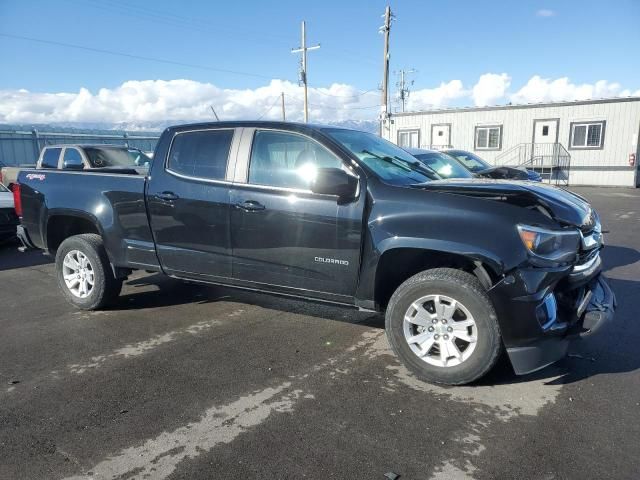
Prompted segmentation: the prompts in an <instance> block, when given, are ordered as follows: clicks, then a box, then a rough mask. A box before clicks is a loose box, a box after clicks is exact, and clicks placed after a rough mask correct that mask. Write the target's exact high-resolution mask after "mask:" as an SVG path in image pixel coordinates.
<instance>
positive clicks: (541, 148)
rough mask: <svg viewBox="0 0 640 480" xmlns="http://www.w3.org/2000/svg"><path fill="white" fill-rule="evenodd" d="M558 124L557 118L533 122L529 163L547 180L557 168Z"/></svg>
mask: <svg viewBox="0 0 640 480" xmlns="http://www.w3.org/2000/svg"><path fill="white" fill-rule="evenodd" d="M559 124H560V119H559V118H545V119H538V120H534V121H533V139H532V144H531V154H530V159H529V163H530V166H531V167H534V168H537V169H538V172H540V173H541V174H542V175H543V177H544V178H548V179H549V180H550V179H551V177H552V175H553V169H554V168H556V167H557V166H558V153H559V149H558V126H559ZM545 175H548V176H545Z"/></svg>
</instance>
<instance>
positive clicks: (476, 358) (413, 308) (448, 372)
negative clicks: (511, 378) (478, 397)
mask: <svg viewBox="0 0 640 480" xmlns="http://www.w3.org/2000/svg"><path fill="white" fill-rule="evenodd" d="M386 331H387V338H388V339H389V343H390V344H391V347H392V348H393V351H394V352H395V354H396V355H397V356H398V357H399V358H400V360H401V361H402V362H403V363H404V364H405V366H407V368H409V370H411V371H412V372H413V373H414V374H416V375H417V376H418V377H419V378H421V379H423V380H426V381H427V382H431V383H442V384H447V385H462V384H465V383H470V382H472V381H474V380H476V379H478V378H480V377H482V376H483V375H485V374H486V373H487V372H488V371H489V370H490V369H491V368H492V367H493V366H494V365H495V363H496V361H497V359H498V357H499V355H500V352H501V349H502V341H501V338H500V328H499V326H498V321H497V317H496V313H495V310H494V308H493V305H492V304H491V301H490V300H489V297H488V296H487V294H486V293H485V291H484V289H483V288H482V285H481V284H480V282H479V281H478V279H477V278H476V277H474V276H473V275H470V274H469V273H466V272H463V271H460V270H454V269H450V268H435V269H432V270H426V271H424V272H421V273H418V274H417V275H414V276H413V277H411V278H409V279H408V280H407V281H405V282H404V283H403V284H402V285H400V286H399V287H398V289H397V290H396V291H395V293H394V294H393V296H392V297H391V300H390V301H389V305H388V307H387V312H386Z"/></svg>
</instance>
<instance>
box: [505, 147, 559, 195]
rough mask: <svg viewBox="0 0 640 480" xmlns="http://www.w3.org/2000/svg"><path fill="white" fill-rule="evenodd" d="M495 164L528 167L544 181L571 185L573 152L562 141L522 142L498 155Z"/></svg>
mask: <svg viewBox="0 0 640 480" xmlns="http://www.w3.org/2000/svg"><path fill="white" fill-rule="evenodd" d="M495 164H496V165H507V166H510V167H524V168H528V169H529V170H535V171H536V172H538V173H539V174H540V175H541V176H542V181H543V182H546V183H551V184H554V185H569V171H570V168H571V154H570V153H569V152H568V151H567V149H566V148H564V145H562V144H561V143H520V144H518V145H516V146H514V147H512V148H510V149H509V150H507V151H505V152H503V153H501V154H500V155H498V156H497V157H496V158H495Z"/></svg>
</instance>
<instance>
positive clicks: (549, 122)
mask: <svg viewBox="0 0 640 480" xmlns="http://www.w3.org/2000/svg"><path fill="white" fill-rule="evenodd" d="M559 123H560V119H558V118H551V119H545V120H534V121H533V143H534V144H538V143H556V142H557V141H558V124H559Z"/></svg>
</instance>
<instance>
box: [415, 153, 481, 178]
mask: <svg viewBox="0 0 640 480" xmlns="http://www.w3.org/2000/svg"><path fill="white" fill-rule="evenodd" d="M405 150H406V151H407V152H409V153H410V154H411V155H413V156H414V157H415V158H417V159H418V160H420V161H421V162H422V163H424V164H425V165H427V166H428V167H429V168H431V169H432V170H434V171H435V172H436V173H437V174H438V175H439V176H441V177H442V178H474V177H475V176H476V175H475V174H474V173H473V172H471V170H469V169H467V167H465V166H464V165H463V164H462V163H461V162H460V161H459V160H458V159H456V158H455V157H454V156H452V155H449V154H447V153H444V152H441V151H439V150H426V149H423V148H405Z"/></svg>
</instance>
